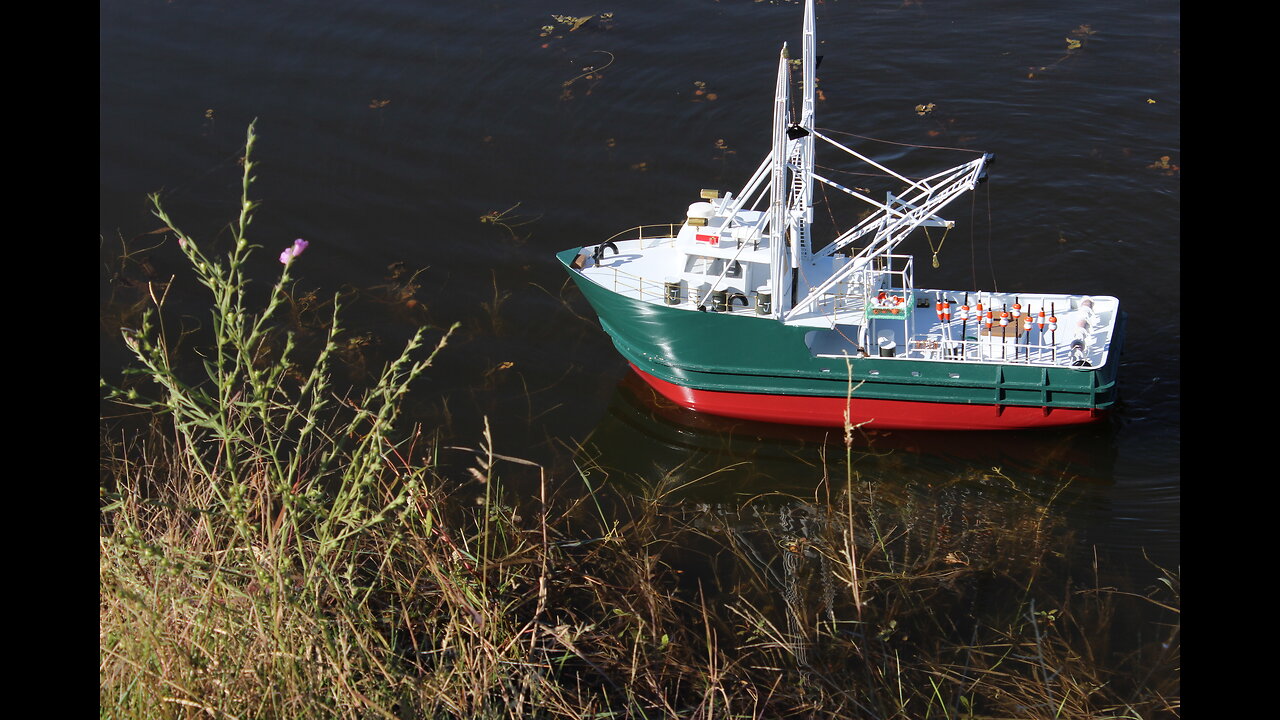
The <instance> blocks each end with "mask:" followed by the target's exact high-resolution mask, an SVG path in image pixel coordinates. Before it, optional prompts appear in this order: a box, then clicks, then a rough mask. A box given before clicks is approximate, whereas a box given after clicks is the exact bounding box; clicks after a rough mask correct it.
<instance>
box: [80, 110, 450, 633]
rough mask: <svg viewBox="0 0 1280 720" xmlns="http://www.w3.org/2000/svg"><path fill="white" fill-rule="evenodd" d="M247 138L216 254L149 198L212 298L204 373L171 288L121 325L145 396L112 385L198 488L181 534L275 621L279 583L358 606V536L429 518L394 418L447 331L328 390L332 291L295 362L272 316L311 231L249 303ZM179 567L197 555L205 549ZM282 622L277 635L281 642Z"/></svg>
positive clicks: (251, 165)
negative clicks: (353, 383)
mask: <svg viewBox="0 0 1280 720" xmlns="http://www.w3.org/2000/svg"><path fill="white" fill-rule="evenodd" d="M255 141H256V135H255V132H254V126H253V125H252V124H251V125H250V126H249V129H248V133H247V140H246V143H245V152H244V159H243V166H244V172H243V178H242V183H241V194H240V202H239V213H238V217H237V219H236V220H235V221H234V222H233V223H232V224H231V226H230V236H231V247H230V249H229V250H228V251H227V252H226V253H225V255H223V256H221V257H216V256H214V255H213V254H212V253H210V252H209V251H208V250H206V248H205V247H203V246H202V244H201V243H200V242H197V240H196V239H195V238H193V237H192V236H191V235H189V234H187V233H184V232H183V231H181V230H180V229H179V228H178V225H177V223H175V222H174V220H173V218H171V217H170V216H169V214H168V212H167V211H166V210H165V208H164V207H163V205H162V203H161V200H160V197H159V196H158V195H152V196H151V197H150V201H151V204H152V206H153V211H154V213H155V215H156V216H157V217H158V218H160V220H161V221H163V222H164V224H165V225H166V226H167V228H168V230H169V231H171V232H172V233H173V234H174V235H175V236H176V237H177V240H178V245H179V247H180V248H181V250H182V253H183V254H184V255H185V256H186V258H187V260H188V261H189V263H190V268H191V270H192V272H193V273H194V276H195V279H196V280H197V281H198V282H199V284H200V285H203V286H204V287H205V288H206V289H207V290H208V292H209V293H210V296H211V301H212V302H211V317H210V323H209V326H208V336H207V340H206V341H205V342H207V345H206V346H202V347H200V348H199V349H198V352H199V354H200V356H201V358H202V360H201V362H200V363H199V365H200V369H196V370H192V369H191V365H192V363H190V362H188V361H187V360H186V359H184V358H180V357H177V356H178V355H179V353H178V351H177V350H176V349H175V347H173V346H172V345H171V343H170V340H169V338H168V336H167V335H166V332H165V327H164V320H163V316H164V313H163V311H164V303H165V298H166V297H167V293H166V294H165V295H162V296H160V297H158V298H157V297H154V296H153V305H154V306H153V307H150V308H148V310H147V311H146V312H145V313H144V315H143V317H142V320H141V327H139V328H137V329H125V330H123V331H122V332H123V335H124V339H125V342H126V344H127V345H128V347H129V349H130V351H131V352H132V356H133V358H134V359H136V361H137V364H138V366H137V367H136V368H133V369H131V370H128V371H126V372H128V373H131V374H134V375H141V376H142V378H143V379H144V380H145V381H150V382H149V383H148V382H144V383H141V384H140V387H141V388H143V389H141V390H140V389H139V386H135V387H133V388H131V389H129V390H121V389H114V388H113V389H112V390H111V397H112V398H114V399H115V400H117V401H119V402H121V403H124V404H127V405H131V406H134V407H138V408H143V409H146V410H149V411H151V412H153V413H155V414H157V415H159V416H162V417H165V418H167V420H168V422H170V423H171V424H172V431H173V435H174V439H175V445H176V448H177V452H178V455H179V456H180V457H181V458H182V466H183V469H184V472H185V473H186V474H187V475H188V477H187V478H186V479H185V480H186V481H187V482H192V483H200V484H203V485H206V486H207V497H208V498H209V506H208V507H205V508H200V509H198V510H197V511H196V515H197V516H198V517H199V523H198V527H197V528H193V529H192V530H191V532H196V533H202V534H203V535H204V536H206V537H207V539H208V540H210V541H211V542H212V546H213V547H215V548H217V551H216V552H217V553H218V558H219V559H218V560H217V564H218V566H219V567H220V568H222V567H225V568H226V569H227V570H228V572H232V571H233V574H236V575H237V576H239V577H252V578H253V579H254V580H256V585H255V586H256V587H259V588H272V589H273V590H274V591H273V592H270V593H266V594H264V595H262V596H261V597H259V598H257V599H256V600H255V601H256V602H262V603H265V604H266V605H265V606H263V607H260V608H259V611H260V612H262V613H263V615H264V616H265V617H274V618H277V619H278V618H280V617H281V616H282V613H281V612H280V611H279V610H280V608H279V606H278V603H280V602H282V598H283V597H284V593H282V592H280V590H281V589H282V588H284V587H285V586H286V584H291V583H296V582H299V581H300V582H302V584H303V585H304V586H306V587H309V588H312V589H315V588H323V590H322V591H320V592H316V593H313V596H314V600H313V601H314V602H317V603H319V602H321V601H322V600H321V599H320V598H321V597H322V596H323V597H326V598H327V600H325V602H332V601H335V600H336V601H337V602H339V603H355V604H358V603H359V602H361V598H360V596H359V587H360V583H359V582H357V581H356V579H355V578H356V577H357V576H358V575H359V574H360V573H361V572H362V569H361V568H362V563H363V561H364V558H362V556H361V553H360V552H359V545H358V544H357V540H358V539H359V538H360V536H361V534H362V533H366V532H368V531H370V530H371V529H372V528H375V527H376V526H378V525H380V524H382V523H386V522H387V521H389V520H397V521H404V520H406V519H407V518H406V517H404V516H405V515H406V514H410V513H419V514H421V513H424V512H430V511H429V509H423V507H421V506H420V505H418V506H416V504H415V503H411V502H408V500H409V498H411V497H413V495H414V493H415V492H416V491H418V490H419V489H420V487H421V483H422V480H423V477H424V475H425V474H426V473H427V472H428V469H427V468H425V467H422V466H415V465H411V464H409V463H407V462H405V461H404V460H402V459H401V458H402V456H404V455H408V454H409V453H402V452H401V445H402V444H403V443H397V441H396V438H397V433H399V432H400V430H399V429H398V428H397V424H398V420H399V414H400V403H401V400H402V398H403V397H404V395H405V393H406V392H408V390H409V387H410V385H411V384H412V383H413V381H414V380H415V379H416V378H418V377H419V376H420V375H421V374H422V372H423V371H424V370H425V369H426V368H427V367H428V366H429V365H430V364H431V362H432V360H433V359H434V358H435V356H436V353H438V352H439V351H440V350H441V349H442V348H443V347H444V345H445V343H446V341H447V340H448V337H449V335H450V334H451V333H452V329H450V330H449V331H448V332H446V333H444V334H443V336H442V337H441V338H440V339H439V340H438V342H437V344H436V345H435V347H434V349H432V350H430V351H424V345H425V344H426V333H427V329H426V328H420V329H419V330H418V331H417V332H416V333H415V334H414V336H413V337H412V339H411V340H410V341H409V342H408V344H407V346H406V347H405V349H404V351H403V352H402V353H401V355H400V356H399V357H398V358H396V359H395V360H394V361H393V362H391V363H390V364H389V365H388V366H387V367H386V368H385V369H384V370H383V371H382V373H381V376H380V377H379V378H378V379H377V381H376V382H375V383H373V384H372V386H371V387H369V388H367V389H365V390H364V391H363V392H360V393H354V392H353V391H348V390H344V389H342V388H339V387H336V386H335V382H334V380H333V377H332V373H331V364H332V359H333V356H334V353H335V350H337V349H338V348H339V342H338V339H339V336H340V335H341V334H342V332H343V328H342V326H341V324H340V322H339V319H340V306H339V302H338V298H337V296H336V295H335V297H334V303H333V314H332V320H331V322H330V323H329V326H328V329H327V333H326V337H325V342H324V344H323V347H322V348H321V349H320V350H319V351H318V353H311V354H310V355H311V356H310V357H309V358H303V357H301V356H302V355H304V353H302V352H301V351H300V350H299V348H298V346H297V344H296V343H295V337H294V334H293V333H292V332H289V331H287V329H286V323H285V322H284V320H283V318H282V316H283V315H285V312H283V309H284V308H287V307H288V302H289V297H290V296H289V292H290V289H291V287H292V284H293V277H292V275H291V273H292V272H293V271H294V270H295V268H296V267H297V266H298V265H299V263H300V262H301V261H300V257H301V256H302V254H303V251H304V250H306V249H307V247H308V245H309V243H308V242H307V241H306V240H304V239H301V238H299V239H297V240H294V241H293V242H292V244H290V245H289V246H287V247H286V248H285V249H284V251H283V252H281V254H280V256H279V259H280V266H279V277H278V278H277V279H276V280H275V283H274V285H273V286H272V287H271V288H270V291H269V293H268V295H267V296H266V299H265V306H264V307H262V308H261V309H254V308H253V307H251V305H252V303H251V297H250V293H249V290H250V288H251V281H250V279H249V271H250V269H251V268H252V267H253V265H252V260H253V259H254V254H255V251H256V250H258V249H260V246H259V245H256V244H254V243H253V242H251V241H250V239H249V229H250V227H251V225H252V222H253V217H254V211H255V210H256V209H257V207H258V205H259V202H258V201H257V200H254V199H252V198H251V195H250V190H251V187H252V184H253V181H254V178H255V175H254V173H255V171H256V169H257V163H256V162H255V160H254V156H253V151H254V144H255ZM313 252H314V251H313ZM455 327H456V326H455ZM412 440H413V438H412V437H410V438H409V439H408V440H407V441H406V442H408V441H412ZM116 500H117V501H116V503H115V504H112V502H110V498H108V503H107V504H106V506H105V507H104V517H113V511H115V510H118V509H120V504H119V498H117V499H116ZM114 514H115V515H116V516H120V517H119V518H113V519H115V520H116V522H117V528H116V532H122V533H125V534H128V533H134V534H137V535H140V534H141V532H142V531H141V529H140V528H132V529H131V528H129V527H128V522H129V517H130V516H129V515H128V514H127V513H114ZM418 519H421V518H418ZM187 560H199V561H200V562H203V563H206V564H207V563H208V561H209V560H210V558H203V559H197V558H187ZM223 563H225V565H223ZM286 578H289V579H290V583H286ZM295 601H296V600H291V602H295ZM281 631H282V628H279V627H275V628H273V632H274V633H277V634H278V636H281V637H282V634H281Z"/></svg>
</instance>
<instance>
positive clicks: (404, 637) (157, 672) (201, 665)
mask: <svg viewBox="0 0 1280 720" xmlns="http://www.w3.org/2000/svg"><path fill="white" fill-rule="evenodd" d="M254 143H255V135H254V130H253V128H252V127H250V129H249V133H248V138H247V142H246V148H245V158H244V179H243V187H242V193H241V197H240V206H239V212H238V214H237V219H236V220H235V221H234V222H233V223H232V225H231V226H230V233H229V238H230V240H229V248H228V249H227V251H226V252H225V253H224V254H221V255H218V254H215V253H213V252H212V250H207V249H206V248H205V244H204V243H198V242H197V240H196V239H195V238H192V237H189V236H186V235H184V234H183V233H182V232H181V231H180V230H179V229H177V227H176V224H175V223H174V221H173V219H172V218H170V217H169V216H168V214H167V213H166V212H165V210H164V208H163V207H161V204H160V202H159V201H158V199H153V202H154V203H155V210H156V214H157V216H158V217H159V218H160V219H161V220H162V222H164V223H165V225H166V227H167V228H169V230H168V233H169V235H170V237H176V238H179V239H180V240H181V242H180V246H181V248H182V253H183V256H184V257H185V259H186V262H187V267H188V269H189V274H190V276H191V277H192V278H194V279H195V281H196V283H197V284H198V285H200V286H203V288H204V289H205V290H206V291H207V292H208V293H209V307H210V314H209V319H208V322H207V324H204V325H203V327H202V328H201V329H200V330H199V331H195V332H193V331H190V330H189V329H187V328H182V329H181V330H179V329H177V327H178V326H177V325H176V322H177V321H176V320H175V319H174V318H173V317H172V316H171V315H172V314H170V313H167V303H169V302H171V301H172V298H171V297H170V293H181V292H188V289H187V288H189V287H190V283H189V280H184V279H179V278H175V279H174V280H173V281H171V282H168V283H166V284H165V285H164V286H163V289H159V288H160V286H159V285H150V286H147V287H145V288H144V287H143V285H141V284H140V285H139V286H138V287H139V288H140V289H143V290H145V292H144V293H143V299H144V300H145V301H146V302H136V301H132V300H131V301H129V302H124V303H123V304H124V305H125V306H127V307H126V310H125V311H124V312H121V313H120V314H119V315H117V316H113V317H116V318H117V322H123V323H126V324H129V326H130V327H131V328H132V329H129V330H125V331H123V334H122V337H123V338H124V340H125V342H126V344H127V347H128V349H129V351H130V353H131V357H132V361H131V363H130V374H128V375H126V376H125V380H124V382H122V383H120V387H108V388H107V396H108V398H109V399H110V402H111V403H113V404H114V405H116V406H123V407H128V408H131V411H132V412H133V413H135V414H134V415H133V416H132V417H131V418H130V420H131V423H130V424H127V425H118V424H116V423H112V422H104V424H103V438H102V460H103V473H102V477H103V480H102V486H101V489H100V496H101V511H100V530H99V558H100V569H99V584H100V638H99V648H100V649H99V659H100V670H99V673H100V691H99V692H100V694H99V699H100V706H101V715H102V716H104V717H119V718H142V717H145V718H196V717H210V718H255V719H258V718H298V717H335V718H507V717H513V718H514V717H522V718H523V717H533V718H623V717H625V718H674V717H680V718H785V717H806V718H811V717H816V718H849V717H856V718H935V717H936V718H1003V717H1017V718H1157V717H1177V716H1179V713H1180V700H1179V687H1180V679H1179V678H1180V675H1179V628H1180V624H1179V609H1178V607H1179V599H1178V594H1179V579H1178V576H1177V574H1176V573H1175V572H1168V571H1166V570H1164V569H1162V568H1158V567H1156V566H1154V565H1153V566H1152V568H1151V577H1152V582H1151V585H1150V587H1148V588H1141V589H1138V590H1132V589H1126V590H1124V591H1121V590H1119V589H1116V588H1110V587H1103V586H1101V584H1100V583H1099V582H1098V581H1097V577H1098V575H1097V572H1098V570H1097V568H1096V567H1095V568H1084V569H1081V568H1077V567H1074V566H1073V565H1072V562H1071V560H1070V557H1071V556H1072V548H1073V543H1074V542H1075V541H1074V538H1073V537H1072V536H1071V534H1070V533H1069V532H1067V530H1066V528H1065V527H1064V523H1063V522H1062V521H1061V519H1060V515H1058V514H1056V513H1054V512H1052V507H1053V504H1054V503H1055V502H1057V501H1058V495H1057V493H1056V491H1054V492H1049V493H1047V494H1032V493H1027V492H1021V491H1012V492H1007V493H1006V494H1005V496H1004V498H1003V500H1002V502H1000V503H994V504H993V503H989V502H986V503H984V502H981V501H979V500H977V499H975V497H974V496H973V495H972V494H969V493H965V492H960V488H961V487H969V486H972V485H974V484H978V485H983V484H987V485H991V486H1000V487H1007V486H1008V485H1010V484H1011V483H1009V481H1008V479H1007V478H1003V477H1002V476H1001V475H1000V474H999V473H998V472H995V471H993V473H991V474H988V475H986V476H983V477H978V478H957V480H956V484H955V485H954V486H951V487H943V488H926V487H923V486H922V485H915V484H912V483H910V482H906V483H903V484H899V485H886V484H882V483H876V482H868V481H865V480H863V479H861V477H860V476H859V473H858V471H857V463H856V457H855V456H854V454H853V453H852V452H851V451H849V450H848V448H846V457H845V462H844V463H842V464H837V465H836V466H835V467H834V468H832V467H827V464H826V463H824V466H823V467H822V468H820V469H817V472H818V473H819V474H820V476H821V479H819V478H818V477H815V479H814V481H813V482H814V483H816V484H815V485H814V491H813V494H812V495H811V496H810V495H805V496H797V495H789V494H785V493H782V492H770V493H765V494H762V495H758V496H753V497H748V498H743V499H742V500H741V502H737V503H707V502H697V501H692V500H684V499H682V492H683V491H684V490H685V489H688V488H689V487H691V486H692V485H695V483H690V482H689V479H687V478H683V477H681V476H680V474H679V472H678V471H676V472H672V473H671V474H669V475H667V476H665V477H663V478H661V479H660V480H659V481H657V482H651V483H649V484H647V485H645V486H643V487H642V489H640V490H639V491H636V492H624V491H620V485H619V484H618V483H617V482H616V481H617V480H618V478H610V477H607V476H608V473H607V472H606V471H605V470H604V468H602V467H599V466H596V465H593V464H591V463H589V462H587V461H585V460H584V461H582V462H580V463H579V464H578V466H577V467H576V468H573V469H572V470H570V471H565V470H562V469H555V470H549V469H547V468H544V467H542V466H539V465H537V464H534V463H531V462H529V461H527V460H523V459H520V458H518V457H513V456H510V455H507V454H504V453H503V452H502V449H501V448H497V447H495V446H494V443H493V440H492V438H491V437H490V435H489V433H488V430H487V427H486V430H485V431H484V432H483V433H481V435H480V436H479V437H477V438H476V439H475V442H474V443H473V444H471V445H469V446H466V447H462V446H457V445H444V444H443V443H442V442H441V441H440V440H439V435H438V433H436V432H434V431H433V430H431V429H424V428H420V427H416V426H413V425H412V424H408V423H406V422H405V421H404V420H403V418H402V417H401V411H400V408H401V403H402V402H403V401H404V399H405V398H406V397H407V396H408V395H409V394H410V393H411V392H412V391H413V388H415V387H418V386H419V385H420V382H421V378H422V376H423V374H424V373H425V372H426V370H427V368H429V367H430V366H431V363H432V362H433V361H434V360H435V358H437V357H438V354H439V353H441V352H448V347H447V343H448V340H449V338H450V337H451V333H452V332H453V331H452V329H435V330H432V329H422V330H420V331H419V332H417V333H416V334H415V335H414V336H413V337H412V338H411V339H410V340H409V342H408V343H407V345H406V346H405V348H404V350H403V352H402V353H401V354H400V355H399V356H398V357H396V358H393V359H392V360H391V361H390V362H388V363H387V364H386V366H385V367H384V368H381V369H380V370H378V369H376V368H375V369H373V371H372V373H371V379H370V380H368V381H366V382H360V383H356V384H351V383H350V382H347V381H339V379H338V378H339V376H340V373H338V372H337V371H336V367H335V364H336V361H337V360H336V359H337V358H338V356H339V355H340V353H341V352H342V350H343V348H347V347H349V346H350V344H351V341H352V339H353V338H357V337H359V335H358V334H357V333H354V332H353V331H351V330H348V329H347V328H345V327H344V326H343V325H342V322H341V321H342V299H341V298H340V297H334V299H333V300H332V302H331V303H326V304H324V305H323V307H324V308H326V310H327V312H326V313H324V314H319V313H316V312H315V311H314V309H315V307H316V305H317V303H316V302H315V300H314V298H312V299H311V301H310V302H309V304H308V307H309V308H311V310H309V311H308V313H307V315H306V319H305V322H304V321H303V320H301V319H300V315H299V314H298V313H297V312H296V310H297V308H298V305H299V303H298V299H297V298H296V297H295V295H296V291H295V290H294V286H293V281H292V272H293V271H294V269H295V268H296V267H298V266H299V265H301V264H304V263H305V262H306V256H305V255H303V256H301V257H295V258H293V259H292V260H291V261H290V262H288V263H285V264H283V265H281V266H279V267H280V275H279V277H278V278H277V280H276V281H275V282H274V283H273V284H271V285H270V287H268V288H266V292H265V295H263V294H261V293H259V294H258V295H255V294H254V293H251V292H250V286H251V282H250V280H249V277H248V276H249V275H251V274H252V273H251V272H250V270H251V269H252V268H255V267H257V266H255V265H254V264H253V262H252V260H253V257H254V253H255V251H256V250H258V248H257V247H256V246H255V245H254V244H253V243H251V242H250V241H249V239H248V229H249V227H250V225H251V222H252V218H253V212H254V209H255V207H256V201H254V200H252V199H251V197H250V191H251V182H252V178H253V170H254V167H255V166H254V163H253V160H252V151H253V147H254ZM104 314H105V313H104ZM308 338H314V342H313V341H310V340H308ZM104 385H105V383H104ZM832 469H835V470H838V471H842V472H835V473H830V471H831V470H832ZM833 475H834V476H835V477H836V478H838V479H833V477H832V476H833ZM1089 570H1092V571H1093V574H1092V575H1090V574H1089V572H1088V571H1089ZM1081 578H1083V579H1081ZM1153 615H1154V616H1155V617H1158V618H1159V620H1158V621H1156V622H1153V621H1152V620H1151V619H1150V618H1151V617H1152V616H1153Z"/></svg>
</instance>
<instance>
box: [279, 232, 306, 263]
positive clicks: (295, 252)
mask: <svg viewBox="0 0 1280 720" xmlns="http://www.w3.org/2000/svg"><path fill="white" fill-rule="evenodd" d="M310 244H311V243H309V242H307V241H306V240H303V239H302V238H298V239H297V240H294V241H293V245H290V246H289V247H287V248H285V249H284V252H282V253H280V262H282V263H284V264H285V265H288V264H289V263H291V262H293V259H294V258H296V257H298V256H299V255H301V254H302V251H303V250H306V249H307V246H308V245H310Z"/></svg>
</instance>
